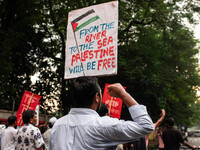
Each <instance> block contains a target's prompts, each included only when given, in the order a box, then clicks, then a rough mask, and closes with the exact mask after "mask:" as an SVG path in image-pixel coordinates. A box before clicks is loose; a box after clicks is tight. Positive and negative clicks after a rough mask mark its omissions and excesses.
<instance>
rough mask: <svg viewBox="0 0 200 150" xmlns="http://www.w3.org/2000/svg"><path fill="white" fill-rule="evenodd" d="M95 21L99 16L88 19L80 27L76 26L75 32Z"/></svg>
mask: <svg viewBox="0 0 200 150" xmlns="http://www.w3.org/2000/svg"><path fill="white" fill-rule="evenodd" d="M97 19H99V16H95V17H93V18H90V19H89V20H88V21H86V22H84V23H82V24H81V25H80V26H78V27H77V28H76V30H75V32H76V31H78V30H80V29H81V28H83V27H85V26H87V25H88V24H90V23H92V22H94V21H96V20H97Z"/></svg>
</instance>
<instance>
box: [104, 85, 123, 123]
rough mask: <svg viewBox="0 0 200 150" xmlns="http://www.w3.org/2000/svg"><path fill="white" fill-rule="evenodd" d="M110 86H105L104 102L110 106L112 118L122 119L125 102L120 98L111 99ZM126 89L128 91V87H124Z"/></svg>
mask: <svg viewBox="0 0 200 150" xmlns="http://www.w3.org/2000/svg"><path fill="white" fill-rule="evenodd" d="M108 85H110V84H108V83H106V85H105V89H104V93H103V99H102V102H103V103H105V104H106V105H107V106H108V110H109V113H110V117H113V118H118V119H120V116H121V110H122V103H123V101H122V100H121V99H120V98H116V97H111V96H110V95H108V93H107V91H108V89H107V86H108ZM124 89H126V87H124Z"/></svg>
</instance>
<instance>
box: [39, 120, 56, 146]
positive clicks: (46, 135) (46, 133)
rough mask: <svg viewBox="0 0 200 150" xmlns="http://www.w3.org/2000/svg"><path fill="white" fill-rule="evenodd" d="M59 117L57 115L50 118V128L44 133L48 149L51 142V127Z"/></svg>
mask: <svg viewBox="0 0 200 150" xmlns="http://www.w3.org/2000/svg"><path fill="white" fill-rule="evenodd" d="M57 120H58V119H57V118H56V117H51V118H50V119H49V122H48V127H49V129H48V130H47V131H46V132H45V133H44V134H43V136H42V137H43V140H44V142H45V149H46V150H48V149H49V142H50V135H51V129H52V127H53V125H54V124H55V122H56V121H57Z"/></svg>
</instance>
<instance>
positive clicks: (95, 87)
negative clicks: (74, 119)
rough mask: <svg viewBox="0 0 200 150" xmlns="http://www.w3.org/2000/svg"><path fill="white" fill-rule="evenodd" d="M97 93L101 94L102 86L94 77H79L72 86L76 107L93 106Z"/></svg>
mask: <svg viewBox="0 0 200 150" xmlns="http://www.w3.org/2000/svg"><path fill="white" fill-rule="evenodd" d="M96 93H98V94H100V86H99V84H98V83H97V78H94V77H79V78H77V79H76V80H75V81H74V83H73V86H72V88H71V94H72V95H71V96H72V98H73V103H74V105H75V107H85V106H91V105H92V103H93V98H94V96H95V94H96Z"/></svg>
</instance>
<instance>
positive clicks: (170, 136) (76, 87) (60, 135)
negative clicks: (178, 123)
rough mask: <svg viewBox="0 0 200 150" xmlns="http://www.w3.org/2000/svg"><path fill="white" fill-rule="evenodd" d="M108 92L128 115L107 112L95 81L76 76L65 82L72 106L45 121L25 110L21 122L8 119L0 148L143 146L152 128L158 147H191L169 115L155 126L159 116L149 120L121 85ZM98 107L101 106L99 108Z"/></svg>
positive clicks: (124, 149)
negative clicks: (113, 115)
mask: <svg viewBox="0 0 200 150" xmlns="http://www.w3.org/2000/svg"><path fill="white" fill-rule="evenodd" d="M107 88H108V94H109V95H110V96H112V97H119V98H121V99H122V100H123V102H124V103H125V105H126V106H127V108H128V110H129V113H130V116H131V118H132V120H130V121H124V120H120V119H117V118H111V117H109V111H108V108H106V107H107V106H106V105H105V104H102V91H101V88H100V86H99V84H98V83H97V80H96V79H95V78H92V77H80V78H77V79H76V80H74V83H73V86H72V87H70V93H71V96H72V98H73V102H74V107H73V108H71V109H70V111H69V113H68V114H67V115H65V116H63V117H61V118H60V119H58V120H57V118H55V117H52V118H50V120H49V122H48V125H41V126H39V127H36V122H37V114H36V112H35V111H34V110H26V111H25V112H24V113H23V116H22V120H23V123H24V126H22V127H17V118H16V117H15V116H10V117H9V118H8V127H7V128H6V129H4V131H3V132H2V134H1V149H2V150H14V149H16V150H48V149H49V150H97V149H98V150H116V149H117V150H147V149H148V141H149V137H150V134H151V133H152V132H154V130H155V137H157V138H158V139H159V149H160V150H163V149H165V150H179V147H180V144H181V143H182V144H184V145H186V146H187V147H189V148H191V149H195V148H196V147H195V146H192V145H190V144H189V143H187V142H186V141H185V140H184V139H183V137H182V135H181V133H180V132H179V131H178V130H176V129H175V128H174V127H173V126H174V119H173V118H172V117H170V118H166V120H165V124H166V127H165V128H160V125H161V123H162V122H163V120H164V118H165V110H162V111H161V117H160V118H159V120H158V121H157V122H156V123H153V122H152V120H151V118H150V116H149V115H148V113H147V110H146V107H145V106H144V105H140V104H138V102H137V101H136V100H135V99H134V98H133V97H132V96H131V95H130V94H129V93H127V92H126V91H125V90H124V88H123V87H122V85H121V84H119V83H115V84H111V85H109V86H108V87H107ZM101 106H102V107H101Z"/></svg>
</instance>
